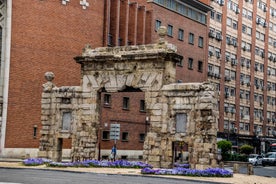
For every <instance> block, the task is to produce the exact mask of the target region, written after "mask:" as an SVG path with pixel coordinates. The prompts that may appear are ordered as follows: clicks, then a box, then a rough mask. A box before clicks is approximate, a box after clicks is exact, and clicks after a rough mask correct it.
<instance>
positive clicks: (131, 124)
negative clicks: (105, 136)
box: [101, 92, 146, 150]
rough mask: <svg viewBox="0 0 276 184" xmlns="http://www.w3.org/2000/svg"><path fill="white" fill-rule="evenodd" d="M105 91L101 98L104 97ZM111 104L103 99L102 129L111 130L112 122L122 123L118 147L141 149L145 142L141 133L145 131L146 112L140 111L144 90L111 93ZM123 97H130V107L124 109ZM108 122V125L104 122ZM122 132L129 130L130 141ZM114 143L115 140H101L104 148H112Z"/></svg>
mask: <svg viewBox="0 0 276 184" xmlns="http://www.w3.org/2000/svg"><path fill="white" fill-rule="evenodd" d="M104 94H105V93H103V94H102V95H101V96H102V97H101V99H104ZM109 94H110V95H111V105H110V106H104V103H103V101H102V113H101V114H102V116H101V122H102V127H103V128H102V130H103V131H109V130H110V123H115V122H117V123H118V124H120V126H121V127H120V129H121V134H120V140H119V141H117V148H118V149H129V150H141V149H143V142H141V141H140V137H139V135H140V134H141V133H145V116H146V113H145V112H140V111H139V110H140V100H144V99H145V94H144V92H119V93H109ZM123 97H129V109H128V110H124V109H123ZM105 123H107V127H105V126H104V124H105ZM122 132H128V141H123V140H122ZM113 144H114V141H113V140H106V141H101V148H102V149H110V148H111V147H112V145H113Z"/></svg>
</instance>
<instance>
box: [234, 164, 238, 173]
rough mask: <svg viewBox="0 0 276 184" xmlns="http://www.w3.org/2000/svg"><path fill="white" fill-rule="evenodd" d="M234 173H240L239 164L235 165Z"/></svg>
mask: <svg viewBox="0 0 276 184" xmlns="http://www.w3.org/2000/svg"><path fill="white" fill-rule="evenodd" d="M233 173H239V164H234V165H233Z"/></svg>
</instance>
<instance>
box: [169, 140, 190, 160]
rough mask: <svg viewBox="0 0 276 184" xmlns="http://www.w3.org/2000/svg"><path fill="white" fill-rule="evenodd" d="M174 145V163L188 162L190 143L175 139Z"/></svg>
mask: <svg viewBox="0 0 276 184" xmlns="http://www.w3.org/2000/svg"><path fill="white" fill-rule="evenodd" d="M172 146H173V149H172V150H173V162H174V163H183V164H184V163H188V159H189V152H188V144H187V143H185V142H184V141H175V142H173V144H172Z"/></svg>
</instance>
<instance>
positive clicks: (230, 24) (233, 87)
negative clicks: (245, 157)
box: [208, 0, 276, 153]
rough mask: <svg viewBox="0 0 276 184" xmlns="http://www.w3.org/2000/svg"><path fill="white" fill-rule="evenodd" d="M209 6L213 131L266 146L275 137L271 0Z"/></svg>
mask: <svg viewBox="0 0 276 184" xmlns="http://www.w3.org/2000/svg"><path fill="white" fill-rule="evenodd" d="M210 6H212V7H213V10H212V11H211V13H210V25H209V27H210V28H209V29H210V30H209V48H208V55H209V59H208V79H209V80H211V81H212V82H214V83H215V84H216V86H217V90H218V91H220V100H219V112H220V116H219V117H220V119H219V133H218V137H220V138H223V139H228V140H230V141H231V142H232V143H233V145H234V147H236V148H238V147H239V146H241V145H243V144H250V145H253V146H254V147H255V151H256V152H257V153H261V152H265V151H267V148H268V145H269V143H271V142H273V141H274V142H275V141H276V129H275V126H276V114H275V102H276V93H275V92H276V83H275V81H276V80H275V79H276V53H275V51H276V50H275V48H276V40H275V35H276V29H275V28H276V17H275V15H276V14H275V13H276V1H274V0H267V1H264V0H263V1H261V0H243V1H239V0H226V1H224V0H211V1H210Z"/></svg>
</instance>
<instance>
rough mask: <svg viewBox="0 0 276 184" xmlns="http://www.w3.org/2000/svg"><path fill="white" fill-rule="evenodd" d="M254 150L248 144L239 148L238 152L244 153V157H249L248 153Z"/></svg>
mask: <svg viewBox="0 0 276 184" xmlns="http://www.w3.org/2000/svg"><path fill="white" fill-rule="evenodd" d="M253 150H254V148H253V147H252V146H250V145H248V144H244V145H242V146H241V147H240V152H241V153H244V154H246V155H249V154H250V153H252V152H253Z"/></svg>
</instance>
